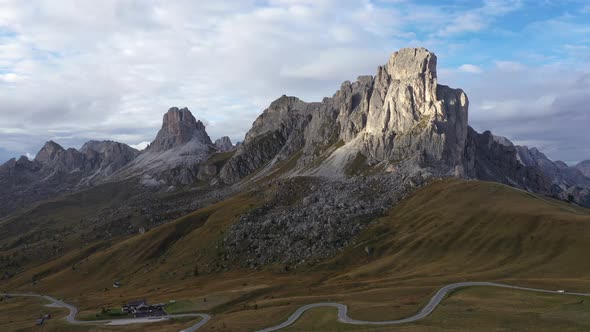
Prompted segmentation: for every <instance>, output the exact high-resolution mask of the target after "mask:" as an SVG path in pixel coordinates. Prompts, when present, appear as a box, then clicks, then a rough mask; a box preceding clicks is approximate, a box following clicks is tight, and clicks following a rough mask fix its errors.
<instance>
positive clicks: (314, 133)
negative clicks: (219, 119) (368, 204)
mask: <svg viewBox="0 0 590 332" xmlns="http://www.w3.org/2000/svg"><path fill="white" fill-rule="evenodd" d="M436 64H437V58H436V55H435V54H434V53H432V52H430V51H428V50H426V49H424V48H407V49H401V50H400V51H398V52H395V53H393V55H392V56H391V57H390V59H389V61H388V62H387V63H386V64H385V65H383V66H380V67H378V68H377V73H376V75H375V76H360V77H359V78H358V80H357V81H356V82H349V81H346V82H344V83H343V84H342V85H341V87H340V89H339V90H338V91H337V92H336V93H335V94H334V95H333V96H332V97H329V98H324V99H323V100H322V101H321V102H313V103H308V102H304V101H302V100H300V99H299V98H297V97H288V96H282V97H280V98H278V99H277V100H275V101H273V102H272V103H271V104H270V106H269V107H268V108H267V109H266V110H264V112H263V113H262V114H261V115H260V116H259V117H258V118H257V119H256V120H255V121H254V123H253V125H252V128H251V129H250V130H249V131H248V133H247V134H246V135H245V139H244V141H243V142H241V143H240V144H239V145H236V146H234V145H233V144H232V142H231V140H230V139H229V138H228V137H222V138H220V139H218V140H216V141H215V142H213V141H212V140H211V139H210V137H209V135H208V134H207V132H206V128H205V126H204V124H203V123H202V122H201V121H199V120H197V119H196V118H195V117H194V116H193V115H192V113H191V112H190V111H189V110H188V109H187V108H182V109H179V108H177V107H173V108H170V109H169V110H168V112H166V114H164V116H163V120H162V127H161V129H160V130H159V132H158V133H157V135H156V137H155V139H154V141H153V142H152V143H151V144H150V145H149V146H148V147H147V148H146V149H145V150H143V151H141V152H139V151H137V150H135V149H133V148H131V147H129V146H127V145H125V144H122V143H117V142H112V141H104V142H96V141H90V142H88V143H86V144H85V145H84V146H83V147H82V148H81V149H80V150H79V151H78V150H76V149H64V148H63V147H61V146H60V145H59V144H57V143H55V142H52V141H50V142H47V143H46V144H45V146H44V147H43V148H42V149H41V150H40V151H39V153H37V155H36V157H35V159H34V160H32V161H31V160H29V159H28V158H26V157H21V158H20V159H18V160H16V159H11V160H9V161H8V162H6V163H5V164H4V165H2V166H0V186H1V187H2V188H3V189H1V190H0V198H2V204H0V215H5V214H7V213H10V212H11V211H13V210H14V209H15V208H17V207H22V206H25V205H26V204H28V203H30V202H34V201H37V200H40V199H45V198H49V197H52V196H54V195H57V194H60V193H64V192H71V191H75V190H78V189H81V188H85V187H88V186H94V185H97V184H101V183H105V182H117V181H128V180H130V181H134V183H136V184H138V185H140V186H142V187H145V188H149V189H150V190H174V189H176V188H178V187H183V186H193V185H195V184H199V185H201V186H203V185H204V186H208V187H209V188H210V190H216V188H217V187H219V186H231V185H236V184H237V185H240V184H241V183H244V182H248V181H252V180H256V179H260V178H264V177H267V176H271V177H281V178H290V177H296V176H305V177H321V178H326V179H331V178H333V179H342V178H349V177H355V176H367V175H380V176H384V177H394V178H396V179H399V181H401V183H405V184H411V185H412V184H417V183H422V182H424V181H426V180H428V179H433V178H440V177H459V178H472V179H482V180H490V181H496V182H501V183H505V184H508V185H511V186H514V187H518V188H522V189H525V190H529V191H533V192H536V193H539V194H544V195H549V196H553V197H556V198H559V199H562V200H566V201H573V202H576V203H578V204H581V205H584V206H590V194H589V189H590V179H589V178H588V174H589V173H590V162H589V161H587V162H582V163H580V164H578V165H576V166H575V167H568V166H567V165H565V164H564V163H562V162H553V161H551V160H549V159H548V158H547V157H546V156H545V155H544V154H542V153H541V152H540V151H538V150H537V149H535V148H531V149H529V148H528V147H523V146H515V145H514V144H512V143H511V142H510V141H509V140H508V139H506V138H504V137H499V136H494V135H493V134H492V133H491V132H489V131H486V132H484V133H481V134H480V133H477V132H476V131H475V130H473V129H472V128H471V127H469V125H468V107H469V101H468V98H467V95H466V94H465V92H463V90H461V89H453V88H450V87H448V86H445V85H441V84H438V79H437V72H436Z"/></svg>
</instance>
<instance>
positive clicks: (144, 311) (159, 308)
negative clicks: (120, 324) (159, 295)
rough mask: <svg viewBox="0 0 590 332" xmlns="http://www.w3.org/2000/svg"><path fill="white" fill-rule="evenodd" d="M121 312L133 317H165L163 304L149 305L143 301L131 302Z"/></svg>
mask: <svg viewBox="0 0 590 332" xmlns="http://www.w3.org/2000/svg"><path fill="white" fill-rule="evenodd" d="M121 310H122V311H123V312H126V313H128V314H132V315H133V316H135V317H159V316H166V312H165V311H164V304H161V303H160V304H149V303H147V301H146V300H145V299H139V300H135V301H131V302H129V303H127V304H126V305H124V306H123V307H122V309H121Z"/></svg>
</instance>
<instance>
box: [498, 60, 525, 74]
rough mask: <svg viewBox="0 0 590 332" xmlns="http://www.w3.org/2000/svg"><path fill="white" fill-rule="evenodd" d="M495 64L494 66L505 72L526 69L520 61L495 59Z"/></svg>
mask: <svg viewBox="0 0 590 332" xmlns="http://www.w3.org/2000/svg"><path fill="white" fill-rule="evenodd" d="M495 64H496V68H498V69H499V70H501V71H507V72H518V71H522V70H525V69H526V67H525V66H524V65H523V64H522V63H519V62H515V61H496V63H495Z"/></svg>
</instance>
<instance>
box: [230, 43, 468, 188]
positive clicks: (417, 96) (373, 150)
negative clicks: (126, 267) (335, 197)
mask: <svg viewBox="0 0 590 332" xmlns="http://www.w3.org/2000/svg"><path fill="white" fill-rule="evenodd" d="M467 109H468V99H467V96H466V95H465V93H463V91H461V90H458V89H451V88H449V87H446V86H443V85H438V83H437V78H436V56H435V55H434V54H433V53H432V52H429V51H428V50H426V49H423V48H416V49H413V48H412V49H402V50H400V51H399V52H395V53H394V54H393V55H392V56H391V58H390V59H389V61H388V63H387V64H386V65H384V66H380V67H379V68H378V69H377V74H376V76H375V77H372V76H361V77H359V78H358V80H357V81H356V82H354V83H351V82H348V81H346V82H344V83H343V84H342V86H341V87H340V90H339V91H338V92H336V94H334V96H332V97H331V98H324V100H323V101H322V102H318V103H306V102H303V101H301V100H299V99H298V98H296V97H287V96H283V97H281V98H279V99H277V100H276V101H274V102H273V103H271V105H270V106H269V108H268V109H266V110H265V111H264V112H263V113H262V115H260V116H259V117H258V119H256V121H255V122H254V124H253V126H252V129H251V130H250V131H249V132H248V133H247V134H246V139H245V141H244V144H243V145H242V146H241V147H240V148H239V149H238V151H237V153H236V154H235V155H234V156H233V157H232V159H230V161H229V162H228V163H227V164H226V166H225V167H224V168H223V169H222V170H221V174H220V179H221V180H222V182H225V183H235V182H237V181H239V180H240V179H241V178H243V177H245V176H247V175H249V174H251V173H252V172H254V171H257V170H260V168H262V167H263V166H265V167H264V169H270V168H271V167H272V166H273V165H275V164H277V163H279V162H281V161H284V160H286V159H289V158H291V157H293V155H294V154H296V153H297V152H299V151H300V152H301V153H300V155H299V156H298V158H297V169H298V170H299V171H298V174H311V175H313V174H315V175H332V176H338V175H342V174H344V173H345V172H344V171H345V169H346V167H347V165H349V164H350V162H351V161H352V160H353V159H354V158H356V157H357V156H358V155H359V154H360V155H362V157H363V158H364V159H366V163H367V165H377V164H380V165H382V166H391V165H397V164H399V163H401V162H405V164H404V165H405V166H404V169H405V170H406V171H407V172H415V171H417V170H422V169H423V170H428V172H434V173H437V174H455V175H463V174H464V169H463V165H464V164H463V160H462V158H463V150H464V148H465V142H466V137H467V118H468V116H467ZM262 146H264V148H261V147H262ZM318 161H321V163H318ZM264 169H263V170H264ZM261 174H264V172H262V173H261Z"/></svg>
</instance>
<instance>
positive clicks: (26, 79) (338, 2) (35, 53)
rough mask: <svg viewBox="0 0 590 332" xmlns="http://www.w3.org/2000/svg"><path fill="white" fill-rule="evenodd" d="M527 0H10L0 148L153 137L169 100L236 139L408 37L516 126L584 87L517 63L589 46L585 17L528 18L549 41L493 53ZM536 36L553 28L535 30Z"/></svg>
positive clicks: (494, 116) (5, 7) (577, 57)
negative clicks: (280, 104) (276, 104)
mask: <svg viewBox="0 0 590 332" xmlns="http://www.w3.org/2000/svg"><path fill="white" fill-rule="evenodd" d="M521 8H523V3H521V2H520V1H499V0H497V1H482V2H478V3H475V4H473V2H466V1H451V2H445V4H426V2H418V1H414V2H412V1H403V0H396V1H386V0H359V1H356V0H268V1H259V0H239V1H238V0H234V1H191V0H179V1H173V2H170V1H163V0H150V1H141V2H138V1H131V0H129V1H125V0H122V1H115V0H105V1H98V2H80V1H74V0H52V1H30V2H26V1H19V0H4V1H1V2H0V116H1V119H2V122H1V123H0V160H2V158H4V160H5V159H6V157H2V156H4V155H8V154H11V155H14V156H16V155H20V154H24V153H26V152H30V151H38V149H39V148H40V147H41V146H42V145H43V143H44V142H45V141H47V140H50V139H53V140H57V141H59V143H60V144H62V145H64V146H66V147H76V148H79V147H81V146H82V144H83V143H84V142H85V141H87V140H89V139H97V140H102V139H114V140H118V141H122V142H124V143H128V144H134V145H138V144H140V142H149V141H152V140H153V138H154V137H155V135H156V133H157V131H158V129H159V127H160V125H161V119H162V114H163V113H164V112H165V111H166V110H168V109H169V108H170V107H171V106H178V107H185V106H186V107H189V108H190V109H191V111H192V112H193V113H194V114H195V116H196V117H197V118H199V119H201V120H204V121H205V122H206V123H207V131H208V132H209V134H210V136H211V137H212V138H213V139H215V138H218V137H221V136H225V135H228V136H230V138H231V139H232V141H239V140H243V137H244V134H245V132H246V131H247V130H248V129H249V128H250V127H251V124H252V122H253V121H254V120H255V118H256V116H257V115H258V114H259V113H260V112H261V111H262V110H263V109H264V108H266V107H267V106H268V105H269V104H270V102H271V101H272V100H274V99H276V98H277V97H279V96H281V95H282V94H287V95H295V96H299V97H300V98H302V99H304V100H306V101H317V100H321V99H322V97H324V96H330V95H332V94H333V93H334V92H335V90H336V89H337V88H338V87H339V86H340V83H341V82H342V81H344V80H354V79H355V78H356V77H357V76H359V75H366V74H369V75H370V74H375V69H376V67H377V66H378V65H381V64H384V63H385V62H386V61H387V59H388V57H389V55H390V53H391V52H393V51H394V50H396V49H398V48H400V47H404V46H426V47H428V48H429V49H431V50H433V51H435V52H437V55H438V59H439V63H440V64H441V66H443V67H444V66H445V65H446V67H444V68H441V70H440V71H439V80H440V82H441V83H443V84H447V83H448V84H450V83H455V82H456V83H457V84H455V86H458V87H462V88H464V89H465V90H467V91H468V93H469V95H470V97H471V98H472V103H471V105H472V109H473V110H475V111H474V113H473V114H474V116H473V119H474V121H475V123H476V124H477V126H479V127H481V128H486V129H487V128H491V129H496V128H499V130H501V131H503V130H504V129H505V128H508V129H507V130H506V131H507V132H508V134H511V133H512V132H513V131H512V129H510V128H513V126H506V127H504V122H502V121H509V119H511V117H514V118H513V119H522V115H527V116H529V117H530V116H534V107H539V110H538V111H537V112H540V113H542V114H543V116H545V115H546V116H553V115H555V111H556V110H557V107H558V106H560V107H565V106H564V105H568V106H567V107H570V108H574V107H577V106H576V105H579V100H578V99H576V98H578V97H575V96H568V97H567V98H566V99H564V98H565V97H563V96H565V95H564V94H560V93H553V91H552V90H551V89H549V87H550V86H551V85H554V86H556V87H559V89H558V90H559V91H563V92H566V91H565V88H561V86H562V85H561V84H566V83H567V84H569V83H568V82H569V81H568V80H567V79H563V80H562V78H563V76H564V75H565V74H559V73H558V72H557V71H552V70H550V69H548V68H546V71H545V72H544V73H545V74H546V75H549V76H542V75H541V74H542V73H539V74H535V75H533V77H534V78H535V80H533V79H532V77H531V78H530V79H529V78H528V77H526V75H523V72H524V71H526V73H527V74H528V70H529V68H528V62H530V61H533V60H531V59H532V56H533V55H537V56H538V57H539V58H541V56H543V59H542V60H534V61H536V62H544V63H547V62H556V63H557V62H560V60H563V59H564V58H567V60H568V61H569V63H570V64H571V63H574V64H578V63H580V62H582V61H587V60H584V59H587V53H586V49H585V47H587V46H589V45H588V41H587V39H588V37H587V36H588V33H587V32H588V30H586V26H585V25H584V23H583V22H582V21H576V22H572V21H569V20H568V18H567V17H554V18H552V19H551V20H550V22H547V21H546V20H545V21H542V20H541V21H540V22H537V23H536V24H528V25H527V26H526V27H525V28H523V30H522V32H523V33H524V34H525V35H526V39H527V40H535V43H536V44H535V45H544V46H546V47H547V49H551V50H554V52H552V53H549V52H535V51H534V50H531V49H529V48H530V46H529V45H526V44H524V43H523V46H522V47H520V46H519V45H515V46H514V47H503V48H502V51H505V52H506V54H503V55H502V56H496V54H493V52H498V49H499V47H497V45H494V44H491V45H490V44H486V38H488V37H489V36H490V32H491V31H492V30H494V31H495V30H496V28H497V27H496V26H495V24H496V23H497V22H499V21H501V19H502V18H503V17H504V16H505V15H509V14H515V13H518V10H519V9H521ZM522 17H524V16H522ZM527 18H528V16H527ZM547 27H549V28H547ZM547 29H549V30H551V31H545V30H547ZM492 32H493V31H492ZM515 33H516V34H517V33H518V31H517V32H515ZM558 33H559V35H560V36H554V34H558ZM564 34H567V35H568V36H569V37H570V38H564V37H563V35H564ZM544 36H547V38H553V39H552V40H546V39H543V41H542V42H541V41H537V38H541V37H544ZM493 37H497V36H496V35H493ZM520 39H522V38H520V37H519V40H520ZM502 41H503V42H504V39H502ZM519 52H524V53H525V55H526V57H525V56H516V55H518V54H519ZM584 54H586V57H585V56H584ZM498 59H500V60H501V61H498V62H494V61H496V60H498ZM556 59H557V60H556ZM527 61H528V62H527ZM475 63H476V64H477V65H475ZM519 66H520V67H519ZM445 68H446V69H445ZM448 68H451V69H448ZM482 68H485V71H483V69H482ZM564 68H565V69H567V68H566V67H563V66H562V67H560V69H564ZM577 68H579V69H580V70H583V67H580V66H577ZM488 71H490V73H488ZM518 71H520V73H518ZM566 72H567V73H568V74H567V77H568V79H575V78H577V79H579V80H582V81H583V82H586V81H584V78H583V76H582V75H577V74H575V73H573V72H572V71H571V70H566ZM480 73H481V75H473V74H480ZM484 73H485V75H483V74H484ZM453 75H454V76H453ZM447 77H448V78H449V81H447ZM566 81H567V82H566ZM545 83H546V84H545ZM470 91H473V93H471V92H470ZM486 91H488V92H489V95H486ZM537 91H538V92H539V93H541V92H543V93H545V92H546V93H548V94H549V95H550V96H553V97H554V99H553V100H552V101H549V100H544V99H542V98H541V97H542V96H540V95H539V93H537ZM576 91H577V90H576ZM566 100H567V102H566ZM570 101H571V102H570ZM573 101H576V103H575V105H574V104H572V103H573ZM551 102H552V103H553V104H551ZM480 105H483V106H485V107H489V110H488V111H490V114H488V115H487V116H485V115H484V113H483V111H484V108H485V107H480ZM527 105H528V106H529V107H527ZM478 109H479V110H480V111H478ZM479 112H482V113H481V115H478V113H479ZM519 121H524V120H519ZM527 121H528V120H527ZM524 127H525V125H522V126H520V127H518V128H521V129H522V128H524ZM518 128H516V129H515V131H514V132H515V133H516V130H517V129H518ZM531 128H532V127H531ZM541 128H545V127H543V126H541ZM547 128H551V127H550V126H549V127H547ZM533 129H535V128H532V129H531V130H533ZM535 130H537V131H538V132H539V131H540V130H539V128H536V129H535ZM543 131H544V130H543ZM529 136H531V137H532V136H533V135H532V133H531V134H530V135H529ZM531 139H532V138H531ZM562 143H563V142H562ZM555 144H557V143H555ZM576 146H578V147H579V146H581V144H578V145H576ZM582 150H583V149H582V148H578V150H577V151H582ZM568 153H571V154H574V152H572V151H570V152H568ZM569 159H572V158H569Z"/></svg>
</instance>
